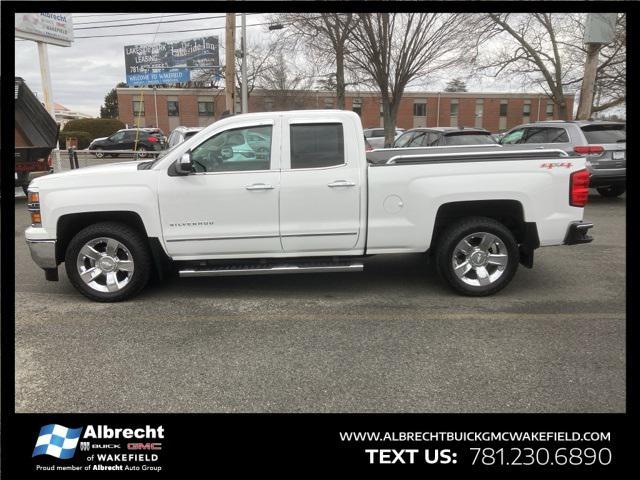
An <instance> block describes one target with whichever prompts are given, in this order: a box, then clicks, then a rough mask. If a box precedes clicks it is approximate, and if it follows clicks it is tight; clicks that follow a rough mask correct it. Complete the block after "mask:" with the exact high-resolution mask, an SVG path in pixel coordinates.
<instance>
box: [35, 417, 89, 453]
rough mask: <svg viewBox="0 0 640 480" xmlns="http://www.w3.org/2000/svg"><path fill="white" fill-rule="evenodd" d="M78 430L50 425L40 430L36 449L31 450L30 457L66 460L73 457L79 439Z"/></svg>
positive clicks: (79, 431) (79, 430)
mask: <svg viewBox="0 0 640 480" xmlns="http://www.w3.org/2000/svg"><path fill="white" fill-rule="evenodd" d="M81 432H82V427H80V428H67V427H63V426H62V425H57V424H55V423H52V424H51V425H45V426H44V427H42V428H41V429H40V434H39V435H38V440H36V448H34V449H33V455H31V456H32V457H35V456H36V455H51V456H52V457H56V458H61V459H63V460H64V459H67V458H71V457H73V454H74V453H75V452H76V446H77V445H78V440H79V439H80V433H81Z"/></svg>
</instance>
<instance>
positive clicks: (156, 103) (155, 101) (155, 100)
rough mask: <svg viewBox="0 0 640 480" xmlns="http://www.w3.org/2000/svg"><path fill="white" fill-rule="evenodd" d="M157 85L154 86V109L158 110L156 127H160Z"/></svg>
mask: <svg viewBox="0 0 640 480" xmlns="http://www.w3.org/2000/svg"><path fill="white" fill-rule="evenodd" d="M156 90H157V89H156V87H155V85H154V86H153V105H154V108H153V109H154V110H155V112H156V128H160V125H158V95H157V92H156Z"/></svg>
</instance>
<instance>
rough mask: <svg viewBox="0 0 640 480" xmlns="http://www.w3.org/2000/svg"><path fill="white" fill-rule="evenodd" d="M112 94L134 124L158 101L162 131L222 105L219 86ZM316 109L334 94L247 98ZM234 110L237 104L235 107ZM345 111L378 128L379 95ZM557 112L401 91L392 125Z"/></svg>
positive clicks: (496, 127)
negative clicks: (402, 94)
mask: <svg viewBox="0 0 640 480" xmlns="http://www.w3.org/2000/svg"><path fill="white" fill-rule="evenodd" d="M117 93H118V108H119V113H120V120H122V121H123V122H125V123H127V124H129V125H135V124H137V121H136V119H135V118H134V117H137V116H138V115H137V114H138V113H140V121H139V124H140V125H141V126H156V125H155V124H156V110H155V109H156V105H157V118H158V124H159V125H158V126H159V127H160V128H161V129H162V130H163V131H164V132H165V133H168V132H169V131H171V130H173V129H174V128H176V127H177V126H180V125H183V126H187V127H196V126H206V125H209V124H210V123H212V122H214V121H215V120H217V119H218V118H220V115H221V114H222V112H223V111H224V110H225V109H226V108H225V97H224V90H222V89H220V90H214V89H194V88H188V89H187V88H158V89H156V90H154V89H153V88H118V89H117ZM237 97H239V95H238V96H237ZM237 100H238V102H239V98H238V99H237ZM567 102H568V108H567V111H569V112H572V111H573V102H574V98H573V96H568V97H567ZM315 108H320V109H323V108H336V97H335V94H334V93H332V92H326V91H311V92H310V91H305V92H301V91H291V92H286V93H283V92H273V91H267V90H254V91H253V92H251V95H250V96H249V111H250V112H264V111H270V110H273V111H276V110H290V109H315ZM239 109H240V107H239V104H237V105H236V111H239ZM346 109H347V110H353V111H355V112H357V113H358V114H359V115H360V116H361V117H362V124H363V126H364V127H365V128H366V127H379V126H382V114H381V110H382V107H381V104H380V96H379V94H378V93H375V92H348V93H347V98H346ZM134 114H135V115H134ZM556 114H557V112H556V111H555V109H554V105H553V103H552V102H551V100H549V99H548V98H547V97H546V96H545V95H541V94H538V93H472V92H455V93H448V92H405V93H404V96H403V98H402V101H401V104H400V108H399V110H398V117H397V126H398V127H400V128H405V129H407V128H413V127H424V126H427V127H437V126H440V127H448V126H465V127H482V128H486V129H487V130H489V131H491V132H500V131H503V130H506V129H509V128H512V127H514V126H516V125H519V124H521V123H526V122H533V121H537V120H551V119H557V118H558V117H557V116H556Z"/></svg>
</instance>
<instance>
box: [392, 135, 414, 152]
mask: <svg viewBox="0 0 640 480" xmlns="http://www.w3.org/2000/svg"><path fill="white" fill-rule="evenodd" d="M414 135H415V132H407V133H403V134H402V135H400V136H399V137H398V139H397V140H396V141H395V142H394V144H393V146H394V147H395V148H402V147H406V146H407V144H408V143H409V142H411V140H412V139H413V136H414Z"/></svg>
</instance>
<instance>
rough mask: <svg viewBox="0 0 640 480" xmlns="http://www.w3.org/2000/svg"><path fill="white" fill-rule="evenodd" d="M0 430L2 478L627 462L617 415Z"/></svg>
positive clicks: (178, 420) (595, 466)
mask: <svg viewBox="0 0 640 480" xmlns="http://www.w3.org/2000/svg"><path fill="white" fill-rule="evenodd" d="M7 420H8V421H6V422H5V423H3V425H2V431H1V434H2V436H3V439H4V442H3V445H2V452H1V453H2V456H3V459H4V461H5V463H4V464H3V472H2V473H3V477H4V476H6V477H7V478H39V477H40V478H45V479H46V478H52V477H58V475H59V476H60V478H78V476H80V478H88V477H89V476H91V478H93V476H94V475H95V473H96V472H100V473H102V474H107V476H113V477H116V478H118V477H120V476H122V475H125V474H127V473H135V474H136V475H137V474H140V475H146V476H150V477H152V478H179V477H180V476H182V477H185V478H191V477H194V478H195V477H198V476H202V475H201V473H202V472H203V471H210V472H215V471H224V470H225V469H229V468H233V469H235V470H236V471H238V472H241V471H242V470H244V469H245V468H247V467H248V466H251V465H257V466H259V468H260V470H261V472H262V473H269V472H274V473H276V472H277V473H278V474H280V476H281V475H282V473H283V472H292V473H293V472H295V473H296V475H297V476H299V477H300V476H302V477H304V476H308V475H305V474H306V473H307V472H309V473H311V472H313V473H315V474H316V475H318V474H323V475H326V476H329V475H330V476H333V477H335V476H336V475H335V474H336V473H344V472H345V471H347V470H351V471H356V472H359V473H361V474H362V475H365V474H368V473H373V472H374V471H375V470H382V471H383V472H384V473H385V474H386V476H387V477H390V478H395V477H399V476H402V475H403V474H404V475H406V474H409V473H411V474H413V475H416V474H420V475H422V476H423V477H424V476H425V475H427V476H426V477H424V478H440V476H442V475H443V474H445V475H446V474H456V473H458V474H459V473H466V474H469V473H475V472H482V473H484V474H487V473H489V474H494V475H495V474H499V473H507V474H509V475H510V476H512V477H513V476H518V474H522V473H529V472H536V473H537V474H538V475H542V474H546V473H548V472H561V473H563V474H564V475H566V474H569V473H571V474H574V475H576V474H580V475H583V476H584V475H586V474H587V473H598V474H600V476H602V477H603V478H604V476H608V477H613V476H614V474H616V473H621V472H623V471H624V470H625V466H626V468H629V466H631V465H632V463H631V462H632V458H633V457H632V455H633V453H632V451H633V448H632V441H631V436H632V435H633V433H632V429H631V428H630V425H631V424H630V422H629V419H628V417H627V416H625V415H621V414H588V415H587V414H575V415H564V416H560V415H545V414H536V415H524V414H512V415H499V414H483V415H467V414H459V415H436V414H432V415H429V414H408V413H407V414H402V415H375V414H361V415H348V414H323V415H320V414H297V415H282V414H272V415H269V414H240V413H238V414H233V415H224V414H182V415H177V414H171V415H162V414H133V413H132V414H72V413H66V414H62V413H61V414H15V413H14V414H12V415H10V416H9V417H8V418H7ZM196 474H199V475H196ZM434 474H435V475H436V477H429V475H434ZM337 476H340V475H337ZM342 476H344V475H342Z"/></svg>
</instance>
